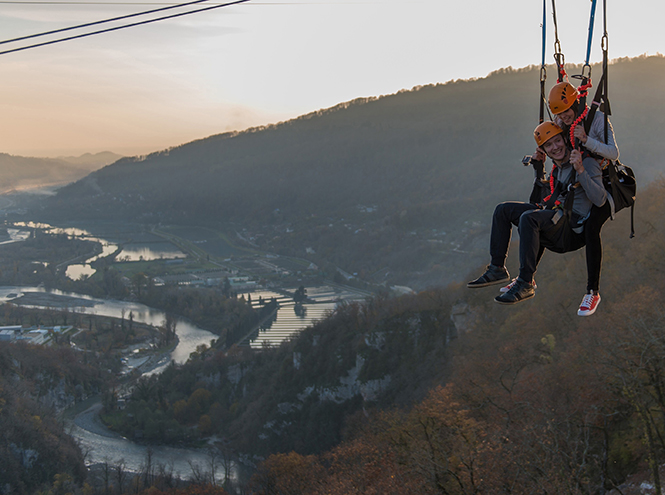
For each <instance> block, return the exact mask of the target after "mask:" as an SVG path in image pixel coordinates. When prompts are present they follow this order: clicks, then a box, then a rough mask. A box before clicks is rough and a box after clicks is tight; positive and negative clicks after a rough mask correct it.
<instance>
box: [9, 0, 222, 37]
mask: <svg viewBox="0 0 665 495" xmlns="http://www.w3.org/2000/svg"><path fill="white" fill-rule="evenodd" d="M209 1H210V0H194V1H192V2H187V3H181V4H177V5H171V6H168V7H160V8H158V9H153V10H146V11H144V12H136V13H134V14H127V15H122V16H119V17H112V18H110V19H103V20H101V21H95V22H88V23H86V24H79V25H78V26H71V27H66V28H62V29H54V30H53V31H45V32H43V33H37V34H31V35H29V36H21V37H20V38H13V39H10V40H4V41H0V45H4V44H6V43H15V42H17V41H24V40H29V39H32V38H38V37H40V36H47V35H49V34H57V33H63V32H65V31H73V30H74V29H82V28H86V27H90V26H97V25H99V24H106V23H108V22H114V21H122V20H124V19H130V18H132V17H138V16H141V15H148V14H154V13H155V12H162V11H164V10H170V9H177V8H180V7H187V6H189V5H195V4H197V3H203V2H209Z"/></svg>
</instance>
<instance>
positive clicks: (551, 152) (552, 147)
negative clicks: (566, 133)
mask: <svg viewBox="0 0 665 495" xmlns="http://www.w3.org/2000/svg"><path fill="white" fill-rule="evenodd" d="M543 151H545V153H546V154H547V156H549V157H550V158H551V159H552V160H554V162H557V163H562V162H564V161H565V160H566V159H567V158H568V155H569V153H570V152H569V150H568V146H566V141H564V139H563V136H562V135H561V134H557V135H556V136H554V137H552V138H550V139H548V140H547V141H545V143H544V144H543Z"/></svg>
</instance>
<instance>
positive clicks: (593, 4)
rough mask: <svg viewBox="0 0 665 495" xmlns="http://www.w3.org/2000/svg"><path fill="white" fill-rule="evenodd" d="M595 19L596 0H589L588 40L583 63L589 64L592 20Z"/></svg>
mask: <svg viewBox="0 0 665 495" xmlns="http://www.w3.org/2000/svg"><path fill="white" fill-rule="evenodd" d="M595 19H596V0H591V16H590V17H589V40H588V42H587V48H586V61H585V65H589V59H590V58H591V41H592V40H593V22H594V21H595Z"/></svg>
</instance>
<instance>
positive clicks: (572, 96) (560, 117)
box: [547, 81, 619, 160]
mask: <svg viewBox="0 0 665 495" xmlns="http://www.w3.org/2000/svg"><path fill="white" fill-rule="evenodd" d="M579 97H580V95H579V92H578V91H577V90H576V89H575V87H574V86H573V85H572V84H570V83H569V82H565V81H564V82H560V83H557V84H555V85H554V86H553V87H552V89H551V90H550V94H549V98H548V100H547V102H548V105H549V107H550V110H551V112H552V114H553V115H554V122H556V123H557V124H558V125H559V126H560V127H561V128H562V129H563V130H564V131H565V132H566V133H568V131H569V129H570V126H571V125H573V122H575V120H577V118H578V117H579V116H580V113H581V111H584V109H581V111H580V108H579V107H580V102H579ZM607 124H608V125H607V143H605V116H604V115H603V113H602V112H600V111H598V112H596V113H595V115H594V117H593V122H591V127H590V128H589V135H587V134H586V132H585V130H584V122H580V124H579V125H577V126H576V127H575V130H574V131H573V133H574V137H575V139H579V140H580V142H581V143H582V145H583V146H584V148H585V149H586V150H587V151H589V152H590V153H591V154H593V155H597V156H600V157H602V158H607V159H609V160H616V159H618V158H619V148H618V146H617V144H616V138H615V136H614V129H613V128H612V124H611V122H609V120H608V122H607ZM566 136H567V137H568V134H566Z"/></svg>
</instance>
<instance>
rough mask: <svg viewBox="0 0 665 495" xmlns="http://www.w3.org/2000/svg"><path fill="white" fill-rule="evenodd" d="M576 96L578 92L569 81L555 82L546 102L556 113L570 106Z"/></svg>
mask: <svg viewBox="0 0 665 495" xmlns="http://www.w3.org/2000/svg"><path fill="white" fill-rule="evenodd" d="M578 97H579V93H578V92H577V90H576V89H575V87H574V86H573V85H572V84H570V83H569V82H565V81H564V82H560V83H557V84H555V85H554V86H553V87H552V89H551V90H550V96H549V97H548V99H547V103H548V104H549V106H550V110H551V111H552V113H553V114H554V115H558V114H560V113H562V112H565V111H566V110H568V109H569V108H570V107H572V106H573V103H575V102H576V101H577V98H578Z"/></svg>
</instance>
